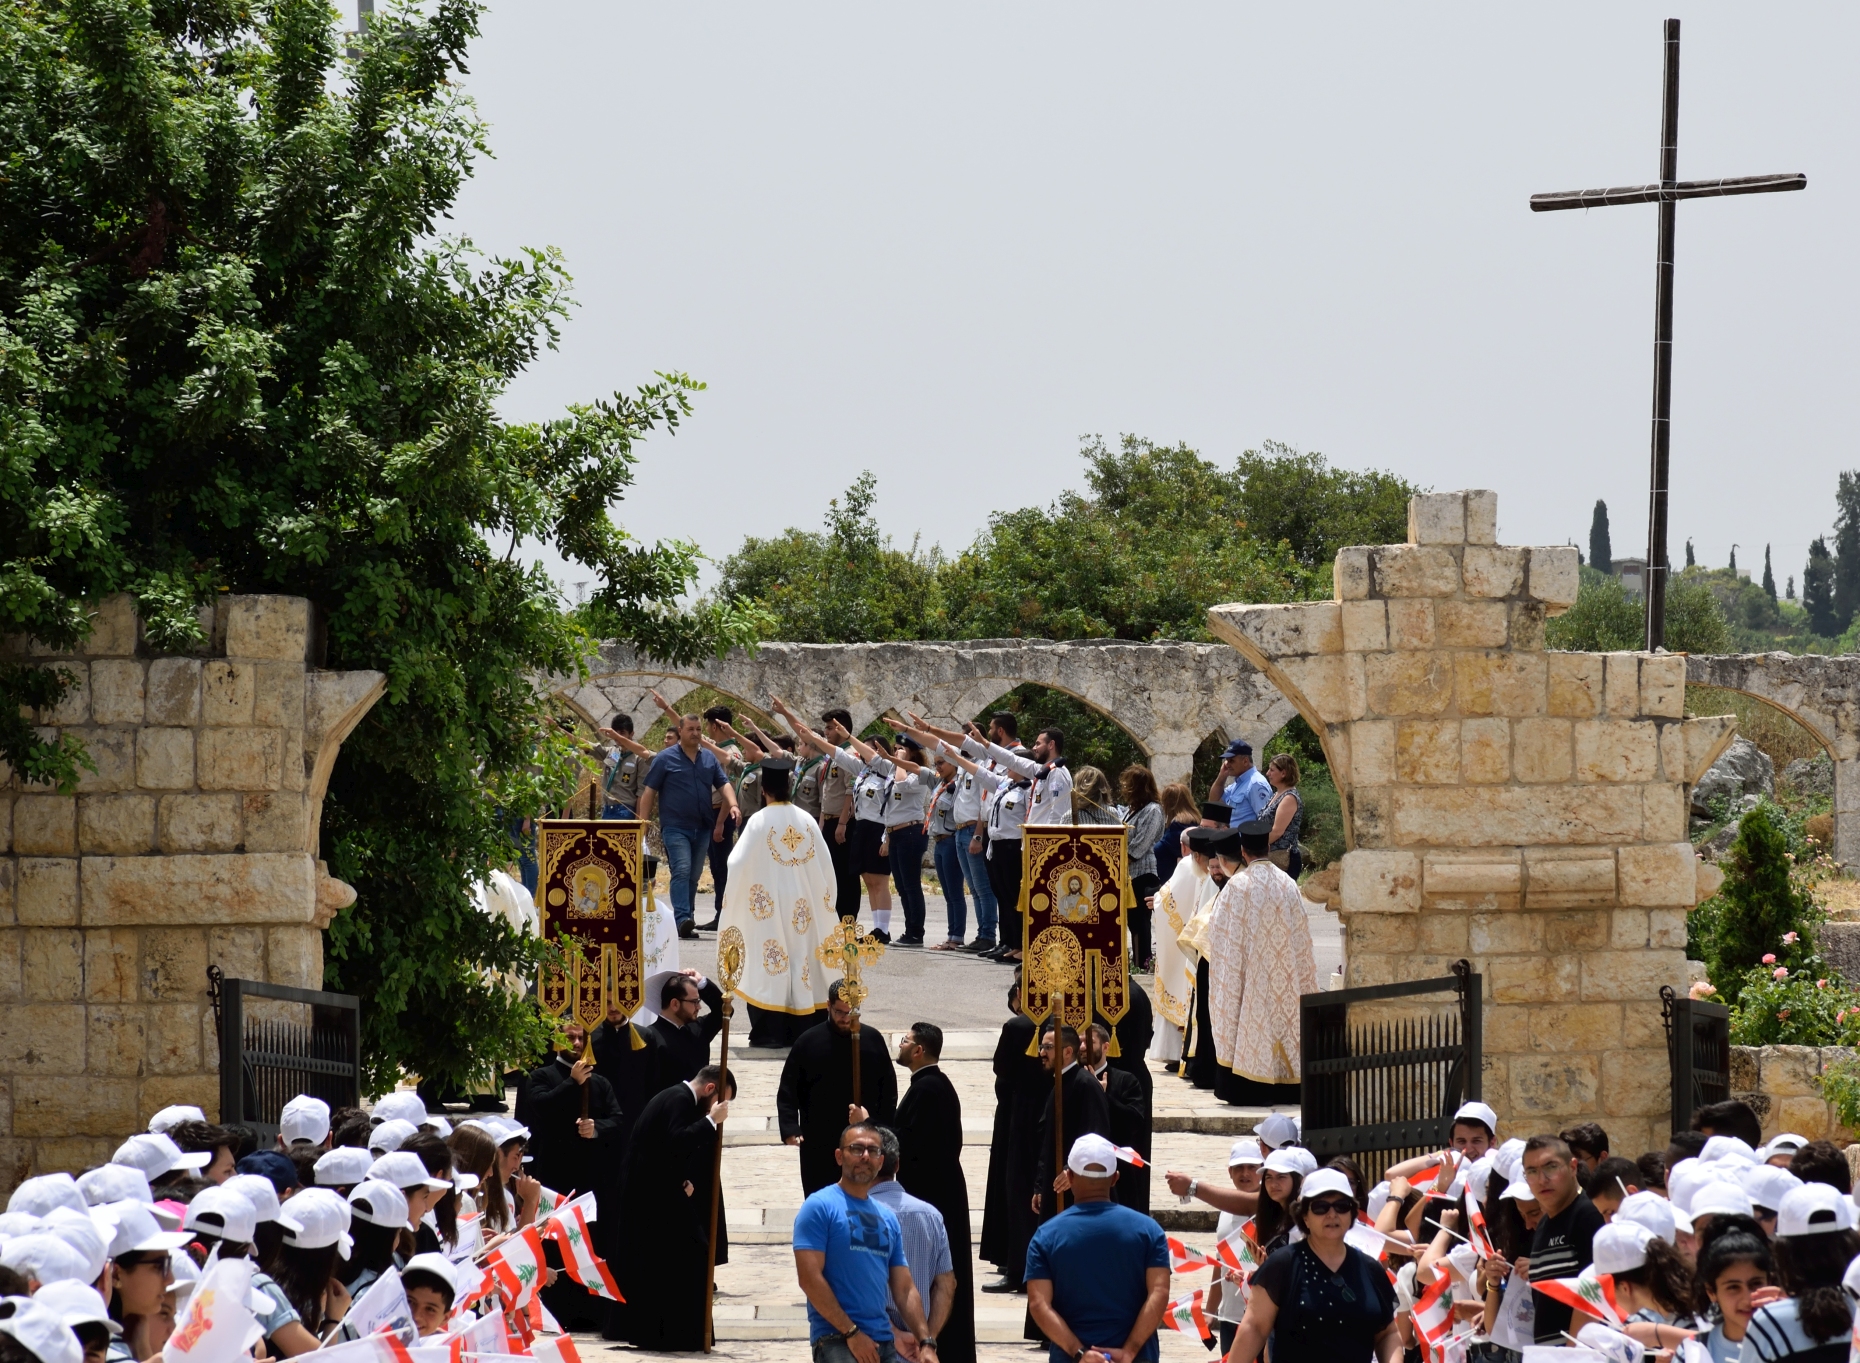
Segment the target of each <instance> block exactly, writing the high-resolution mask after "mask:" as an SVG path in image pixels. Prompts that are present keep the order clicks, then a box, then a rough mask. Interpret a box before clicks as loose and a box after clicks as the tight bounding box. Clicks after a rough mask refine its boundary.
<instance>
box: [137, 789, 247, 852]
mask: <svg viewBox="0 0 1860 1363" xmlns="http://www.w3.org/2000/svg"><path fill="white" fill-rule="evenodd" d="M160 816H161V827H160V847H161V850H162V851H163V852H164V853H168V854H170V855H172V854H173V853H176V852H231V851H233V850H234V849H236V848H237V847H238V846H239V844H240V843H241V842H242V841H243V840H244V834H243V832H242V825H241V824H240V821H239V797H238V796H237V795H164V796H162V797H161V809H160ZM248 850H249V849H248ZM265 850H273V849H265Z"/></svg>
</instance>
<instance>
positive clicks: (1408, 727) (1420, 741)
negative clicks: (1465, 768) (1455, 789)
mask: <svg viewBox="0 0 1860 1363" xmlns="http://www.w3.org/2000/svg"><path fill="white" fill-rule="evenodd" d="M1395 779H1396V780H1398V781H1403V782H1407V783H1409V784H1413V785H1425V786H1452V785H1458V784H1459V780H1460V725H1459V721H1458V720H1455V719H1435V720H1425V719H1422V720H1415V719H1409V720H1403V721H1402V722H1401V723H1400V724H1398V725H1396V726H1395Z"/></svg>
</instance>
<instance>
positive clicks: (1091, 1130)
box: [1033, 1064, 1116, 1221]
mask: <svg viewBox="0 0 1860 1363" xmlns="http://www.w3.org/2000/svg"><path fill="white" fill-rule="evenodd" d="M1042 1078H1043V1079H1044V1081H1045V1088H1046V1102H1045V1104H1044V1105H1043V1106H1042V1107H1041V1109H1040V1126H1039V1130H1038V1131H1037V1132H1035V1134H1034V1139H1035V1141H1036V1142H1037V1144H1036V1145H1035V1154H1034V1160H1035V1163H1034V1171H1033V1186H1034V1189H1035V1191H1037V1192H1038V1193H1039V1194H1040V1196H1041V1208H1040V1219H1041V1220H1042V1221H1044V1220H1046V1219H1047V1218H1049V1217H1052V1216H1054V1215H1056V1214H1057V1213H1058V1210H1059V1209H1058V1206H1057V1205H1056V1203H1055V1199H1054V1194H1053V1180H1054V1179H1055V1178H1057V1177H1058V1168H1064V1167H1065V1159H1066V1156H1067V1155H1069V1154H1071V1153H1072V1146H1073V1144H1074V1143H1075V1142H1076V1141H1077V1140H1078V1138H1079V1137H1080V1136H1084V1135H1093V1136H1103V1137H1105V1138H1106V1139H1109V1138H1110V1135H1111V1100H1110V1099H1109V1098H1107V1097H1105V1093H1104V1086H1103V1085H1102V1084H1100V1083H1099V1082H1098V1077H1097V1076H1096V1075H1095V1074H1093V1073H1092V1072H1091V1071H1090V1070H1088V1069H1086V1068H1085V1067H1084V1066H1083V1065H1078V1064H1075V1065H1073V1067H1072V1068H1071V1069H1069V1070H1067V1071H1066V1072H1065V1074H1064V1075H1063V1076H1061V1078H1060V1081H1059V1085H1060V1089H1061V1090H1062V1092H1063V1093H1064V1094H1065V1099H1066V1110H1065V1115H1064V1117H1063V1118H1062V1119H1061V1123H1060V1129H1061V1133H1062V1135H1061V1140H1060V1150H1059V1160H1060V1163H1059V1166H1058V1168H1055V1166H1054V1164H1053V1076H1052V1072H1051V1071H1050V1070H1049V1071H1047V1072H1046V1073H1045V1074H1044V1075H1043V1076H1042ZM1112 1144H1114V1145H1115V1144H1116V1142H1115V1141H1113V1142H1112ZM1068 1205H1070V1202H1069V1201H1068Z"/></svg>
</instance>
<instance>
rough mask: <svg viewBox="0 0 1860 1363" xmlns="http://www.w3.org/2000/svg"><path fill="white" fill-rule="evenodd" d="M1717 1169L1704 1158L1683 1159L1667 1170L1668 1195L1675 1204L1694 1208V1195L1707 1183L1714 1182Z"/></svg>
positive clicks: (1688, 1209)
mask: <svg viewBox="0 0 1860 1363" xmlns="http://www.w3.org/2000/svg"><path fill="white" fill-rule="evenodd" d="M1716 1177H1717V1171H1716V1170H1714V1169H1713V1168H1712V1167H1711V1166H1710V1165H1708V1164H1706V1163H1705V1161H1703V1160H1698V1159H1682V1160H1680V1161H1679V1163H1677V1164H1675V1165H1674V1166H1673V1167H1672V1168H1670V1169H1668V1170H1667V1171H1666V1195H1667V1196H1668V1197H1670V1198H1672V1199H1673V1205H1674V1206H1676V1207H1679V1208H1682V1209H1683V1210H1685V1211H1691V1210H1692V1195H1693V1194H1694V1193H1696V1192H1697V1191H1698V1190H1699V1189H1700V1188H1703V1187H1704V1186H1705V1185H1706V1184H1707V1183H1711V1182H1714V1181H1715V1179H1716Z"/></svg>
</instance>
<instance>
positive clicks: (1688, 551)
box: [1686, 540, 1698, 568]
mask: <svg viewBox="0 0 1860 1363" xmlns="http://www.w3.org/2000/svg"><path fill="white" fill-rule="evenodd" d="M1697 562H1698V560H1697V559H1695V558H1693V556H1692V541H1691V540H1687V541H1686V567H1688V568H1690V567H1692V566H1693V565H1694V564H1695V563H1697Z"/></svg>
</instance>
